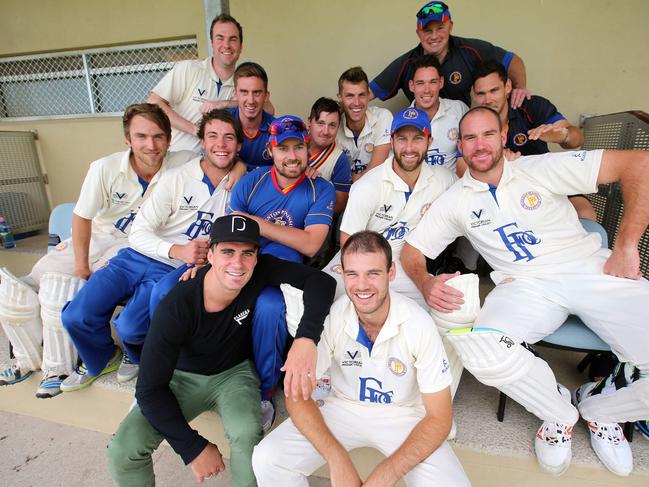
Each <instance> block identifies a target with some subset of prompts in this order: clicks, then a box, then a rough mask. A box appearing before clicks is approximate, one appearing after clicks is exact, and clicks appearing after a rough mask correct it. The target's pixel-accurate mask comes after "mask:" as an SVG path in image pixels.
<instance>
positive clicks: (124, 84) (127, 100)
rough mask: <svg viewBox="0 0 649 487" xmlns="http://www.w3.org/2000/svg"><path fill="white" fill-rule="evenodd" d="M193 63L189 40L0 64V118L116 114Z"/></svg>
mask: <svg viewBox="0 0 649 487" xmlns="http://www.w3.org/2000/svg"><path fill="white" fill-rule="evenodd" d="M197 57H198V45H197V43H196V40H194V39H192V40H184V41H173V42H160V43H155V44H139V45H131V46H122V47H113V48H105V49H88V50H83V51H76V52H66V53H61V54H44V55H38V56H22V57H13V58H5V59H0V118H17V117H37V116H60V115H80V114H92V113H121V112H123V110H124V108H126V107H127V106H128V105H130V104H132V103H141V102H143V101H144V100H145V99H146V97H147V96H148V93H149V91H150V90H151V88H153V86H154V85H155V84H156V83H157V82H158V81H159V80H160V78H162V77H163V76H164V74H165V73H166V72H167V71H169V70H170V69H171V68H172V67H173V65H174V64H175V63H176V62H178V61H182V60H185V59H196V58H197Z"/></svg>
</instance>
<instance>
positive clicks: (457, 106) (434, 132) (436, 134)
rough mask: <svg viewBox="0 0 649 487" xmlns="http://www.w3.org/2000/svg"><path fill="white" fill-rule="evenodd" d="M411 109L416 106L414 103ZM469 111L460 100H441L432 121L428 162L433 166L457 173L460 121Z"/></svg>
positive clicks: (427, 155)
mask: <svg viewBox="0 0 649 487" xmlns="http://www.w3.org/2000/svg"><path fill="white" fill-rule="evenodd" d="M410 106H411V107H414V106H415V102H414V101H413V102H412V103H411V104H410ZM468 111H469V107H468V106H466V104H465V103H464V102H463V101H460V100H447V99H446V98H440V99H439V108H438V109H437V113H435V116H433V119H432V120H431V121H430V135H431V137H432V140H431V141H430V146H429V147H428V153H427V154H426V162H427V163H428V164H432V165H439V166H445V167H447V168H449V169H450V170H451V171H453V172H455V159H457V157H458V155H459V153H458V150H457V139H458V135H459V133H460V132H459V129H458V127H459V126H460V119H461V118H462V116H463V115H464V114H465V113H466V112H468Z"/></svg>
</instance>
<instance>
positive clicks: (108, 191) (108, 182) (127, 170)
mask: <svg viewBox="0 0 649 487" xmlns="http://www.w3.org/2000/svg"><path fill="white" fill-rule="evenodd" d="M130 155H131V151H130V150H127V151H124V152H116V153H114V154H111V155H109V156H106V157H103V158H101V159H98V160H96V161H94V162H92V163H91V164H90V168H89V169H88V173H87V174H86V178H85V179H84V181H83V185H82V186H81V193H80V194H79V199H78V201H77V204H76V205H75V207H74V210H73V211H74V213H75V214H76V215H78V216H80V217H81V218H85V219H87V220H92V236H93V238H96V239H103V238H107V237H111V238H114V239H121V238H124V239H125V238H126V237H128V234H129V232H130V230H131V223H132V222H133V219H134V218H135V215H136V214H137V211H138V209H139V208H140V205H141V204H142V201H143V200H144V198H146V197H148V196H149V195H150V194H151V192H152V191H153V188H154V187H155V186H156V184H157V183H158V181H159V180H160V177H161V176H162V174H163V173H164V172H165V171H167V170H169V169H172V168H174V167H178V166H181V165H183V164H185V163H186V162H187V161H189V160H190V159H192V158H194V157H196V155H195V154H194V153H193V152H189V151H180V152H168V153H167V156H166V157H165V158H164V160H163V161H162V165H161V167H160V170H159V171H158V172H157V173H156V174H155V176H153V178H152V179H151V181H150V182H149V184H148V186H147V185H146V184H144V185H143V183H144V181H141V180H140V179H139V178H138V175H137V173H136V172H135V170H134V169H133V167H132V166H131V163H130V160H129V158H130ZM145 188H146V189H145Z"/></svg>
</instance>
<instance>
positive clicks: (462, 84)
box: [370, 1, 530, 108]
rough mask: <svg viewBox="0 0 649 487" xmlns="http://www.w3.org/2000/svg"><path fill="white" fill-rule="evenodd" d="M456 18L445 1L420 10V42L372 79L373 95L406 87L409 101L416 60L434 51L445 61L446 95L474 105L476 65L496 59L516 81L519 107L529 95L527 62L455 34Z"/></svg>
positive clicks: (383, 97) (515, 99)
mask: <svg viewBox="0 0 649 487" xmlns="http://www.w3.org/2000/svg"><path fill="white" fill-rule="evenodd" d="M452 31H453V21H452V20H451V12H450V11H449V9H448V6H447V5H446V4H445V3H443V2H438V1H434V2H428V3H427V4H426V5H424V6H423V7H422V8H421V9H419V11H418V12H417V37H419V41H420V43H419V44H418V45H417V46H416V47H415V48H414V49H411V50H410V51H408V52H406V53H405V54H403V55H401V56H399V57H398V58H397V59H395V60H394V61H392V62H391V63H390V64H389V65H388V66H387V67H386V68H385V69H384V70H383V71H382V72H381V73H380V74H379V75H378V76H377V77H376V78H374V79H373V80H372V81H371V82H370V90H371V96H372V97H377V98H380V99H381V100H387V99H389V98H392V97H393V96H394V95H396V94H397V92H398V91H399V89H401V90H403V94H404V95H406V97H407V98H408V100H409V101H412V100H413V99H414V98H415V95H414V93H413V92H412V91H410V88H409V86H408V82H409V81H410V80H411V79H412V75H413V69H412V61H413V60H414V59H416V58H418V57H419V56H422V55H423V54H433V55H434V56H436V57H437V59H438V61H439V63H440V64H441V75H442V76H443V77H444V87H443V88H442V90H441V92H440V96H441V97H442V98H448V99H451V100H462V101H463V102H464V103H466V104H467V105H469V106H470V105H471V96H470V94H471V84H472V83H473V73H474V71H475V69H476V67H477V66H478V65H479V64H480V63H482V62H484V61H486V60H488V59H495V60H496V61H498V62H500V63H502V64H503V66H504V67H505V69H506V70H507V74H508V75H509V77H510V78H511V80H512V83H513V87H514V90H513V91H512V97H511V103H512V107H514V108H517V107H518V106H520V104H521V103H522V102H523V100H524V99H525V98H529V95H530V93H529V91H528V90H527V87H526V84H527V80H526V73H525V64H524V63H523V60H522V59H521V58H520V57H518V56H517V55H516V54H514V53H513V52H509V51H506V50H504V49H502V48H500V47H498V46H494V45H493V44H491V43H489V42H486V41H483V40H480V39H465V38H462V37H456V36H452V35H451V32H452Z"/></svg>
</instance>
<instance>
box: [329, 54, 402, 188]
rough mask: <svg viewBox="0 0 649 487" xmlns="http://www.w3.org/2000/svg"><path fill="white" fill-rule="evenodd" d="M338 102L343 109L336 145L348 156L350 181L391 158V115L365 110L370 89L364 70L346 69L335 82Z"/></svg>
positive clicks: (381, 109) (373, 108)
mask: <svg viewBox="0 0 649 487" xmlns="http://www.w3.org/2000/svg"><path fill="white" fill-rule="evenodd" d="M338 102H339V103H340V105H341V106H342V109H343V117H342V119H341V121H340V127H339V128H338V134H337V135H336V143H337V144H338V145H339V146H340V148H341V149H342V150H343V151H344V152H345V154H347V156H348V157H349V161H350V164H351V171H352V179H353V180H354V181H355V180H357V179H358V178H360V177H361V174H363V172H364V171H365V170H366V169H371V168H373V167H375V166H378V165H379V164H381V163H382V162H383V161H385V159H387V157H388V156H389V155H390V123H391V122H392V114H391V113H390V112H389V111H388V110H386V109H385V108H379V107H368V106H367V104H368V102H369V88H368V83H367V75H366V74H365V71H363V68H361V67H360V66H356V67H354V68H349V69H348V70H346V71H345V72H344V73H343V74H341V75H340V78H339V79H338Z"/></svg>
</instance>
